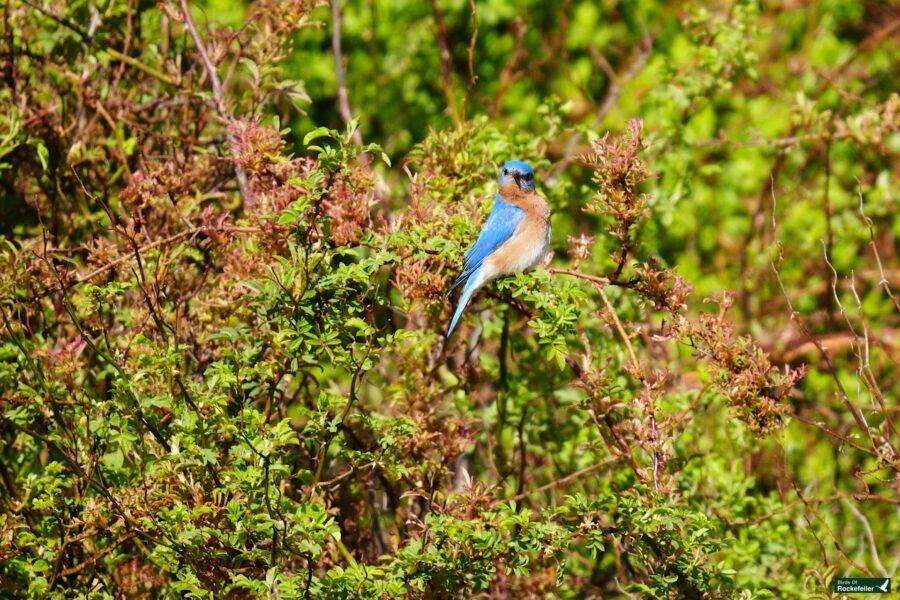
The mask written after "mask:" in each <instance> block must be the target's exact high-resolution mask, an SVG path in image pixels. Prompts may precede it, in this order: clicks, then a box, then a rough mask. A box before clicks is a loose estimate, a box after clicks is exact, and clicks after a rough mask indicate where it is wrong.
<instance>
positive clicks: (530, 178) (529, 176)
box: [525, 173, 534, 181]
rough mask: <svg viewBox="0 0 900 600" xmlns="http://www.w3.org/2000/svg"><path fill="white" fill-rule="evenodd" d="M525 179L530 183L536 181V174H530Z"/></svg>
mask: <svg viewBox="0 0 900 600" xmlns="http://www.w3.org/2000/svg"><path fill="white" fill-rule="evenodd" d="M525 179H527V180H528V181H531V180H532V179H534V173H529V174H528V175H526V176H525Z"/></svg>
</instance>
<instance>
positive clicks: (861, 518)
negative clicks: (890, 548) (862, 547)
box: [844, 498, 888, 577]
mask: <svg viewBox="0 0 900 600" xmlns="http://www.w3.org/2000/svg"><path fill="white" fill-rule="evenodd" d="M844 505H845V506H846V507H847V509H848V510H849V511H850V512H852V513H853V514H854V516H856V518H857V519H858V520H859V522H860V523H862V526H863V529H864V530H865V532H866V539H867V540H868V542H869V554H871V555H872V562H873V563H875V566H876V567H878V570H879V571H881V575H882V576H883V577H888V572H887V570H886V569H885V568H884V565H882V564H881V559H880V558H878V545H877V544H876V543H875V536H874V535H872V527H871V526H870V525H869V520H868V519H866V516H865V515H864V514H862V513H861V512H859V509H858V508H856V507H855V506H854V505H853V503H852V502H850V501H849V500H847V499H846V498H844Z"/></svg>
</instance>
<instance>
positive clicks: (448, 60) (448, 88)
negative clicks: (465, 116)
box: [431, 0, 460, 126]
mask: <svg viewBox="0 0 900 600" xmlns="http://www.w3.org/2000/svg"><path fill="white" fill-rule="evenodd" d="M431 7H432V9H433V10H434V21H435V23H436V24H437V43H438V49H439V50H440V56H441V81H442V83H443V88H444V97H445V98H446V100H447V108H448V109H449V110H450V117H451V118H452V119H453V122H454V123H455V124H456V125H457V126H458V125H459V124H460V119H459V110H458V109H457V107H456V96H455V95H454V93H453V67H452V60H453V59H452V56H451V55H450V46H449V44H448V43H447V22H446V21H445V20H444V13H443V12H442V11H441V7H440V5H438V0H431Z"/></svg>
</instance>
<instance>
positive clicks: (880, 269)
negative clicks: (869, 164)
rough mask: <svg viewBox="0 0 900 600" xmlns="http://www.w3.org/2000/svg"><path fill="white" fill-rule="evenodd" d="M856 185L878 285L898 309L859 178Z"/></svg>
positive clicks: (899, 304) (899, 306)
mask: <svg viewBox="0 0 900 600" xmlns="http://www.w3.org/2000/svg"><path fill="white" fill-rule="evenodd" d="M856 186H857V187H856V192H857V195H858V196H859V214H860V215H861V216H862V219H863V222H864V223H865V224H866V227H868V228H869V245H870V246H872V252H873V253H874V254H875V263H876V264H877V265H878V274H879V275H880V276H881V279H880V280H879V281H878V285H880V286H881V287H882V289H884V291H885V293H886V294H887V295H888V298H890V299H891V302H893V303H894V308H896V309H897V310H898V311H900V303H898V302H897V298H896V297H895V296H894V293H893V292H892V291H891V286H890V285H889V283H888V279H887V277H885V276H884V267H883V266H882V264H881V254H879V253H878V245H877V244H876V243H875V229H874V227H873V226H872V219H870V218H869V217H868V216H866V212H865V210H864V207H863V193H862V184H861V183H860V182H859V179H857V180H856Z"/></svg>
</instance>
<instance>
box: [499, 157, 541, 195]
mask: <svg viewBox="0 0 900 600" xmlns="http://www.w3.org/2000/svg"><path fill="white" fill-rule="evenodd" d="M499 183H500V189H501V190H502V189H503V188H505V187H506V186H508V185H509V184H511V183H512V184H515V186H516V187H517V188H519V189H520V190H522V191H523V192H533V191H534V171H532V170H531V167H530V166H528V163H524V162H522V161H521V160H510V161H507V162H506V163H504V165H503V167H502V168H501V169H500V182H499Z"/></svg>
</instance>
